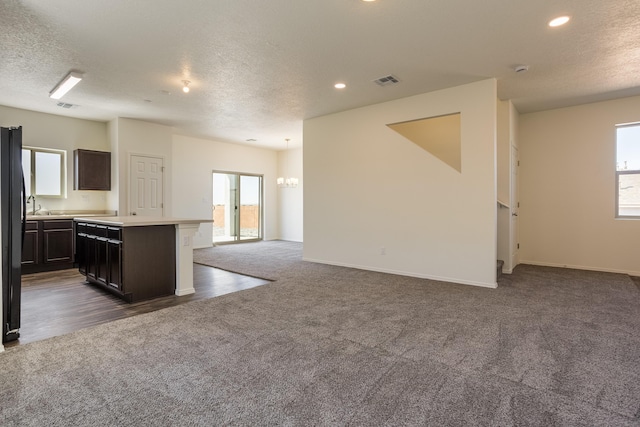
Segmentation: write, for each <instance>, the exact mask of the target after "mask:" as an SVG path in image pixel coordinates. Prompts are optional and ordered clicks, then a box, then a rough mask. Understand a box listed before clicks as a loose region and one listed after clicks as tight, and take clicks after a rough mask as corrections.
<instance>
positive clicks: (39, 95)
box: [0, 0, 640, 149]
mask: <svg viewBox="0 0 640 427" xmlns="http://www.w3.org/2000/svg"><path fill="white" fill-rule="evenodd" d="M563 14H567V15H570V16H571V17H572V19H571V21H570V22H569V24H567V25H565V26H564V27H560V28H549V27H548V26H547V25H546V24H547V22H548V21H549V20H550V19H551V18H553V17H555V16H558V15H563ZM0 46H1V52H2V59H1V61H0V105H6V106H11V107H17V108H25V109H29V110H35V111H42V112H47V113H53V114H60V115H65V116H72V117H79V118H87V119H95V120H103V121H106V120H111V119H113V118H115V117H128V118H135V119H141V120H146V121H150V122H155V123H160V124H165V125H169V126H173V127H174V128H175V132H176V133H180V134H184V135H192V136H198V137H204V138H211V139H216V140H221V141H228V142H237V143H247V142H246V140H247V139H252V138H253V139H256V140H257V141H256V142H251V143H250V144H251V145H257V146H262V147H270V148H276V149H283V148H284V147H285V142H284V139H285V138H291V146H296V145H300V143H301V141H302V121H303V120H304V119H307V118H311V117H316V116H320V115H324V114H328V113H333V112H338V111H343V110H347V109H351V108H355V107H359V106H364V105H369V104H374V103H378V102H382V101H387V100H391V99H397V98H402V97H406V96H410V95H414V94H419V93H424V92H429V91H433V90H437V89H442V88H447V87H452V86H456V85H460V84H465V83H469V82H473V81H477V80H482V79H486V78H489V77H495V78H497V79H498V95H499V97H500V98H501V99H511V100H513V102H514V105H515V106H516V108H517V109H518V110H519V111H520V112H521V113H526V112H531V111H538V110H544V109H550V108H557V107H563V106H570V105H575V104H581V103H585V102H593V101H598V100H605V99H611V98H618V97H624V96H631V95H640V1H638V0H606V1H604V0H559V1H555V0H554V1H551V0H536V1H532V0H526V1H525V0H482V1H478V0H377V1H376V2H362V1H360V0H190V1H178V0H107V1H86V0H84V1H83V0H49V1H42V0H22V1H18V0H2V2H1V3H0ZM518 64H528V65H529V66H530V69H529V71H528V72H526V73H515V72H514V71H513V67H514V66H515V65H518ZM71 70H77V71H80V72H82V73H84V75H85V78H84V79H83V80H82V82H80V84H78V86H76V87H75V88H74V89H72V90H71V92H69V93H68V94H67V95H66V96H65V97H64V98H63V99H62V101H64V102H66V103H71V104H76V105H77V106H76V107H74V108H71V109H63V108H60V107H58V106H56V104H57V102H58V101H54V100H52V99H50V98H49V97H48V94H49V92H50V91H51V89H52V88H53V87H54V86H55V85H56V84H57V83H58V82H59V81H60V80H61V79H62V78H63V77H64V76H65V75H66V74H67V73H68V72H69V71H71ZM389 74H393V75H395V76H397V77H398V78H399V79H400V83H399V84H396V85H394V86H387V87H380V86H378V85H376V84H374V83H373V82H372V81H373V80H374V79H376V78H379V77H383V76H386V75H389ZM185 79H186V80H190V81H191V84H190V87H191V92H190V93H188V94H184V93H182V91H181V87H182V83H181V81H182V80H185ZM338 81H342V82H344V83H346V84H347V88H346V89H343V90H336V89H334V88H333V84H334V83H336V82H338ZM16 125H19V123H16Z"/></svg>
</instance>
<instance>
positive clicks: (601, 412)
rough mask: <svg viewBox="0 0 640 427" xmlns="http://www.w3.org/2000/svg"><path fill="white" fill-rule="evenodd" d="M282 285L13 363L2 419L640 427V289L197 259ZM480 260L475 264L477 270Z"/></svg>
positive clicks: (613, 281) (105, 328) (237, 250)
mask: <svg viewBox="0 0 640 427" xmlns="http://www.w3.org/2000/svg"><path fill="white" fill-rule="evenodd" d="M195 258H196V260H197V261H198V262H204V263H210V264H212V265H215V266H218V267H222V268H226V269H229V270H232V271H240V272H245V273H247V274H251V275H255V276H258V277H265V278H270V279H275V280H276V281H275V282H273V283H270V284H267V285H264V286H260V287H257V288H253V289H250V290H246V291H242V292H238V293H235V294H229V295H225V296H222V297H218V298H215V299H212V300H206V301H198V302H194V303H190V304H185V305H181V306H177V307H173V308H169V309H164V310H161V311H158V312H155V313H149V314H145V315H141V316H137V317H134V318H130V319H124V320H120V321H116V322H113V323H111V324H107V325H101V326H98V327H94V328H91V329H86V330H83V331H79V332H76V333H73V334H70V335H67V336H64V337H56V338H52V339H50V340H47V341H43V342H38V343H33V344H28V345H25V346H18V347H15V348H11V349H9V350H8V351H7V352H6V353H4V354H2V355H0V384H1V385H2V388H1V390H0V402H1V408H0V423H2V425H34V426H36V425H38V426H39V425H61V426H62V425H64V426H68V425H126V426H128V425H131V426H140V425H143V426H144V425H148V426H151V425H153V426H162V425H180V426H186V425H375V426H378V425H438V426H440V425H456V426H458V425H485V426H493V425H499V426H510V425H517V426H529V425H531V426H534V425H535V426H538V425H545V426H547V425H570V426H575V425H585V426H587V425H588V426H592V425H601V426H620V425H639V424H640V409H639V408H640V363H639V361H640V345H639V344H640V334H639V332H638V331H640V328H639V327H640V309H639V307H640V305H639V303H640V291H639V290H638V288H637V287H636V286H635V285H634V283H633V282H632V280H631V279H630V278H629V277H628V276H624V275H617V274H607V273H595V272H584V271H576V270H566V269H553V268H542V267H532V266H525V265H522V266H519V267H517V268H516V270H515V271H514V273H513V274H512V275H505V276H503V279H502V280H501V282H500V283H499V288H498V289H496V290H491V289H484V288H475V287H470V286H462V285H453V284H445V283H438V282H434V281H429V280H421V279H415V278H408V277H400V276H393V275H387V274H381V273H373V272H366V271H361V270H354V269H348V268H341V267H332V266H326V265H320V264H313V263H308V262H304V261H302V260H301V245H300V244H297V243H289V242H261V243H256V244H242V245H234V246H220V247H216V248H212V249H205V250H199V251H196V254H195ZM461 268H464V266H461Z"/></svg>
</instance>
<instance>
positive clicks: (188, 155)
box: [171, 135, 279, 247]
mask: <svg viewBox="0 0 640 427" xmlns="http://www.w3.org/2000/svg"><path fill="white" fill-rule="evenodd" d="M171 157H172V161H173V179H172V190H173V191H172V192H173V205H172V213H171V215H172V216H176V217H184V218H211V206H212V190H213V189H212V173H213V171H214V170H218V171H226V172H241V173H251V174H259V175H263V176H264V177H263V185H264V210H263V212H264V239H265V240H271V239H277V238H278V237H279V230H278V203H277V200H278V195H277V190H278V189H277V186H276V178H277V171H278V170H277V154H276V152H275V151H273V150H269V149H262V148H255V147H249V146H243V145H237V144H228V143H224V142H218V141H211V140H204V139H198V138H192V137H187V136H181V135H174V136H173V141H172V150H171ZM212 234H213V228H212V225H211V224H202V225H201V226H200V230H199V231H198V233H197V234H196V236H194V246H195V247H208V246H211V244H212Z"/></svg>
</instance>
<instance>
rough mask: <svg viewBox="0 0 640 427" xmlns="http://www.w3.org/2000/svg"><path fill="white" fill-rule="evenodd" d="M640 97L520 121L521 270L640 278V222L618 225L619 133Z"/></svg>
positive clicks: (634, 115) (639, 116) (632, 118)
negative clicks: (523, 265)
mask: <svg viewBox="0 0 640 427" xmlns="http://www.w3.org/2000/svg"><path fill="white" fill-rule="evenodd" d="M636 121H640V97H631V98H624V99H618V100H614V101H607V102H599V103H593V104H586V105H581V106H577V107H570V108H562V109H557V110H550V111H543V112H538V113H530V114H522V115H521V116H520V159H521V166H520V178H521V179H520V190H521V191H520V202H521V209H520V213H521V215H520V232H521V237H520V242H521V246H520V251H521V262H523V263H528V264H541V265H551V266H567V267H574V268H581V269H593V270H601V271H615V272H623V273H629V274H632V275H636V276H640V264H639V263H638V242H639V241H640V221H638V220H632V219H616V218H615V185H616V184H615V183H616V181H615V164H616V162H615V136H616V131H615V125H616V124H619V123H629V122H636Z"/></svg>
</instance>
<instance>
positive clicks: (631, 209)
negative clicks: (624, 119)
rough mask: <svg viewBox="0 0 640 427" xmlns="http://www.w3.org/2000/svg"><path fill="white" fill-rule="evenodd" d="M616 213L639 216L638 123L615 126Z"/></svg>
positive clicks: (639, 166)
mask: <svg viewBox="0 0 640 427" xmlns="http://www.w3.org/2000/svg"><path fill="white" fill-rule="evenodd" d="M616 215H617V216H618V217H630V218H634V217H635V218H640V123H633V124H625V125H618V126H617V128H616Z"/></svg>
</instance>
